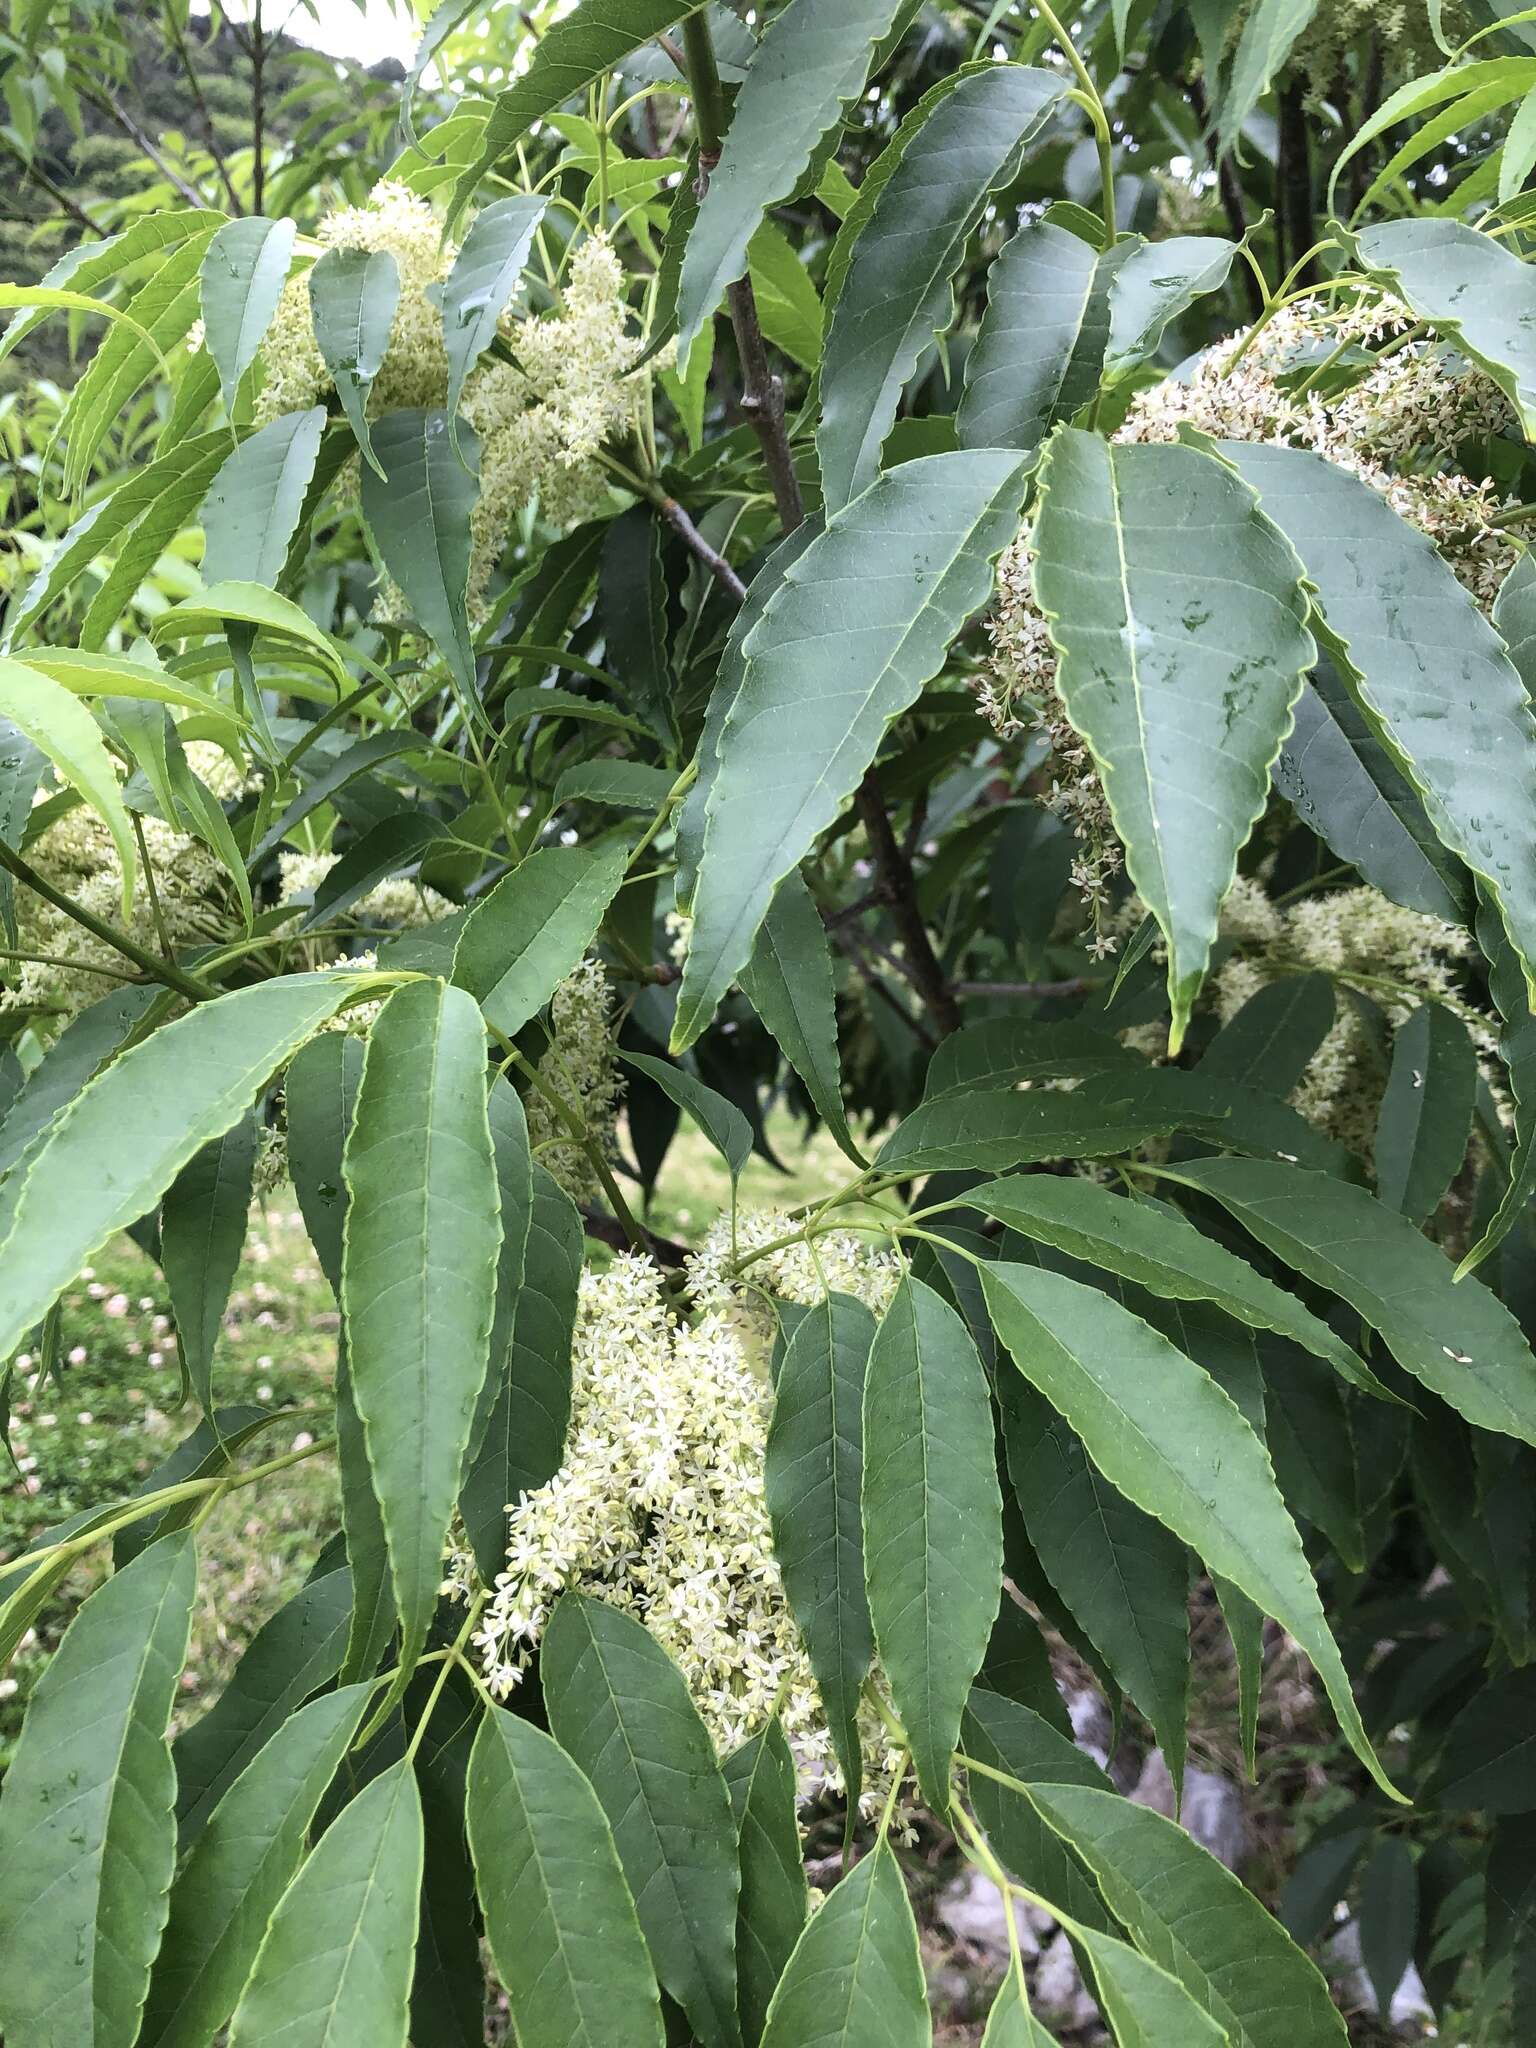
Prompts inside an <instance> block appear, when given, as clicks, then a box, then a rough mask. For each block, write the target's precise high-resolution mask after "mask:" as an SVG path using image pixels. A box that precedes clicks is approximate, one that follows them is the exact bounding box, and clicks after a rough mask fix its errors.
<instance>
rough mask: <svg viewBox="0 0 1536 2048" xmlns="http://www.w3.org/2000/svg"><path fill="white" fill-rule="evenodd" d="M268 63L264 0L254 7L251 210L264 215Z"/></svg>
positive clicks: (252, 31)
mask: <svg viewBox="0 0 1536 2048" xmlns="http://www.w3.org/2000/svg"><path fill="white" fill-rule="evenodd" d="M266 64H267V39H266V36H265V34H264V32H263V30H262V25H261V0H252V4H251V211H252V212H253V213H260V211H261V209H262V204H263V202H264V200H265V199H266V191H267V166H266V161H265V152H266V120H267V102H266Z"/></svg>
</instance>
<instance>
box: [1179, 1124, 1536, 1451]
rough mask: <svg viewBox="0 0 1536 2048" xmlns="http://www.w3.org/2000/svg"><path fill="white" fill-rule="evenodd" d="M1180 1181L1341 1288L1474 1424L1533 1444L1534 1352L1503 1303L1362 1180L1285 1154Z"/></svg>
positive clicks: (1291, 1262)
mask: <svg viewBox="0 0 1536 2048" xmlns="http://www.w3.org/2000/svg"><path fill="white" fill-rule="evenodd" d="M1178 1174H1179V1178H1180V1179H1181V1180H1182V1181H1184V1182H1186V1183H1187V1184H1188V1185H1189V1186H1191V1187H1195V1188H1198V1189H1199V1190H1200V1192H1201V1193H1202V1194H1206V1195H1209V1196H1211V1198H1212V1199H1213V1200H1214V1201H1217V1202H1219V1203H1220V1204H1221V1205H1222V1207H1223V1208H1224V1209H1226V1210H1228V1211H1229V1212H1230V1213H1231V1214H1232V1215H1233V1216H1234V1217H1235V1218H1236V1219H1237V1221H1238V1222H1239V1223H1240V1224H1241V1225H1242V1226H1243V1228H1244V1229H1245V1230H1246V1231H1248V1232H1249V1233H1250V1234H1251V1235H1252V1236H1253V1237H1256V1238H1257V1239H1258V1241H1259V1243H1260V1244H1262V1245H1264V1246H1265V1247H1266V1248H1267V1249H1268V1250H1269V1251H1271V1252H1273V1253H1274V1254H1275V1256H1276V1257H1277V1258H1280V1259H1283V1260H1284V1261H1285V1263H1286V1264H1287V1265H1288V1266H1290V1267H1292V1268H1293V1269H1294V1270H1295V1271H1296V1272H1298V1273H1300V1274H1301V1275H1302V1276H1303V1277H1304V1278H1305V1279H1308V1280H1310V1281H1312V1282H1313V1283H1314V1284H1315V1285H1317V1286H1319V1287H1326V1288H1328V1289H1329V1290H1330V1291H1331V1292H1332V1293H1334V1294H1337V1295H1339V1296H1340V1297H1341V1298H1342V1299H1343V1300H1345V1301H1347V1302H1348V1303H1349V1304H1350V1306H1351V1307H1352V1308H1353V1309H1355V1310H1356V1311H1357V1312H1358V1314H1359V1315H1360V1316H1361V1317H1363V1319H1364V1320H1365V1321H1366V1322H1367V1323H1368V1324H1369V1325H1370V1326H1371V1328H1372V1329H1373V1330H1375V1331H1377V1332H1378V1334H1379V1335H1380V1337H1381V1339H1382V1341H1383V1343H1384V1344H1385V1345H1386V1347H1387V1349H1388V1350H1389V1351H1390V1352H1391V1353H1392V1356H1393V1357H1394V1358H1395V1359H1396V1360H1397V1362H1398V1364H1399V1365H1401V1366H1402V1367H1403V1368H1404V1370H1405V1371H1407V1372H1411V1373H1412V1374H1413V1376H1414V1378H1415V1379H1419V1380H1422V1381H1423V1382H1424V1384H1425V1386H1427V1387H1429V1388H1431V1389H1432V1391H1433V1392H1435V1393H1437V1394H1438V1395H1439V1396H1440V1398H1441V1399H1442V1400H1443V1401H1447V1402H1449V1404H1450V1405H1451V1407H1453V1408H1455V1409H1457V1410H1458V1411H1459V1412H1460V1413H1461V1414H1463V1415H1464V1416H1465V1417H1466V1418H1467V1420H1468V1421H1469V1422H1471V1423H1474V1424H1476V1426H1477V1427H1478V1428H1480V1429H1493V1430H1498V1431H1501V1432H1502V1433H1503V1434H1504V1435H1506V1436H1514V1437H1519V1438H1520V1439H1521V1441H1522V1442H1524V1443H1536V1359H1533V1358H1532V1356H1531V1350H1530V1346H1529V1344H1527V1342H1526V1340H1525V1336H1524V1334H1523V1332H1522V1331H1521V1329H1520V1325H1519V1324H1518V1323H1517V1322H1516V1321H1515V1319H1514V1317H1513V1316H1512V1315H1511V1314H1510V1312H1509V1310H1508V1309H1507V1308H1505V1306H1504V1304H1503V1303H1502V1302H1501V1301H1500V1300H1499V1299H1498V1297H1497V1295H1495V1294H1493V1293H1491V1292H1490V1290H1489V1289H1488V1288H1486V1287H1485V1286H1483V1284H1482V1282H1481V1281H1478V1280H1472V1279H1468V1280H1463V1281H1459V1282H1458V1281H1457V1280H1455V1279H1454V1278H1453V1275H1452V1270H1451V1267H1450V1265H1449V1263H1448V1262H1447V1260H1446V1256H1445V1254H1444V1252H1443V1251H1441V1249H1440V1247H1439V1246H1438V1245H1436V1244H1431V1243H1430V1241H1429V1240H1428V1238H1426V1237H1422V1236H1421V1235H1420V1234H1419V1232H1418V1231H1417V1230H1415V1229H1414V1227H1413V1225H1412V1224H1411V1223H1410V1222H1408V1221H1407V1219H1406V1218H1405V1217H1402V1216H1399V1215H1398V1214H1397V1213H1396V1212H1395V1211H1394V1210H1392V1209H1389V1208H1388V1207H1387V1206H1386V1205H1385V1203H1383V1202H1379V1201H1377V1200H1376V1199H1375V1198H1374V1197H1373V1196H1371V1195H1368V1194H1367V1193H1366V1192H1365V1191H1364V1189H1362V1188H1356V1187H1351V1186H1349V1185H1348V1183H1346V1182H1344V1181H1339V1180H1334V1179H1333V1178H1332V1176H1331V1175H1328V1174H1321V1173H1308V1172H1306V1171H1305V1170H1304V1169H1303V1168H1301V1167H1299V1166H1288V1165H1286V1164H1285V1163H1284V1162H1283V1161H1281V1160H1263V1159H1201V1160H1192V1161H1188V1162H1185V1163H1184V1164H1182V1165H1181V1166H1180V1167H1179V1168H1178Z"/></svg>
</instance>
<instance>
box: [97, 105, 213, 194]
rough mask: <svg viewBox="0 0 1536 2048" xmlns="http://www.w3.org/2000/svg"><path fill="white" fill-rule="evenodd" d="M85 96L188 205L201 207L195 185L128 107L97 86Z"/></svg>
mask: <svg viewBox="0 0 1536 2048" xmlns="http://www.w3.org/2000/svg"><path fill="white" fill-rule="evenodd" d="M86 98H87V99H88V100H90V101H91V103H92V105H93V106H97V107H100V108H101V109H102V110H103V111H104V112H106V113H108V114H110V115H111V116H112V118H113V120H114V121H115V122H116V123H117V125H118V127H119V128H121V129H122V131H123V133H124V134H125V135H126V136H127V137H128V139H129V141H130V142H132V143H133V144H134V145H135V146H136V147H137V148H139V149H141V150H142V151H143V152H144V154H145V156H147V157H148V158H149V160H150V162H151V163H152V164H153V165H154V166H155V169H156V170H157V171H158V172H159V173H160V175H161V177H162V178H164V179H165V180H166V181H167V183H169V184H171V185H174V186H175V188H176V190H177V191H178V192H179V193H180V194H181V196H182V198H183V199H185V200H186V202H187V204H188V206H195V207H198V208H201V207H202V205H203V203H204V202H203V195H202V193H201V192H199V191H198V190H197V189H196V187H195V186H192V185H189V184H188V183H187V181H186V179H185V178H184V177H182V175H181V173H180V172H179V171H178V170H176V169H175V167H174V166H173V165H172V164H171V163H170V162H169V161H168V160H167V159H166V158H165V157H163V156H162V155H161V154H160V151H159V150H158V149H157V148H156V146H155V144H154V143H153V142H151V140H150V139H149V137H148V135H146V134H145V132H144V130H143V129H142V128H141V127H140V126H139V124H138V122H137V121H135V119H134V118H133V116H132V114H130V113H129V111H128V109H127V108H126V107H125V106H123V105H122V104H121V102H120V101H119V100H118V99H117V98H116V97H115V95H114V94H112V93H110V92H103V91H101V90H100V89H99V88H97V89H96V90H94V91H91V92H87V94H86Z"/></svg>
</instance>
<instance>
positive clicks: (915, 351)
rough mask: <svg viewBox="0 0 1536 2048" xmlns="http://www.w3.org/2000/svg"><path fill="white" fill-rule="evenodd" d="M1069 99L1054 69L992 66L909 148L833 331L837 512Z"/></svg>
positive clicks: (829, 343) (941, 106) (829, 362)
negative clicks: (985, 229) (990, 198)
mask: <svg viewBox="0 0 1536 2048" xmlns="http://www.w3.org/2000/svg"><path fill="white" fill-rule="evenodd" d="M1062 91H1063V84H1062V81H1061V79H1060V78H1058V77H1056V76H1055V75H1053V74H1052V73H1051V72H1048V71H1036V70H1032V69H1030V68H1029V67H1028V66H1025V65H1017V64H990V65H986V66H983V67H981V68H978V69H977V70H976V71H974V72H972V73H971V74H970V75H968V76H967V77H965V78H962V79H961V80H959V82H958V83H957V84H956V85H955V87H954V89H953V91H951V92H948V93H946V94H945V95H944V96H943V97H942V98H941V99H939V100H938V101H937V102H936V104H935V105H934V107H933V109H932V111H931V112H930V113H929V115H928V117H927V119H926V120H925V121H924V123H923V125H922V127H921V128H919V129H918V130H917V132H916V133H915V134H913V135H912V136H911V138H910V140H909V141H908V142H907V144H906V148H905V151H904V153H903V155H902V157H901V160H900V162H899V163H898V164H897V165H896V167H895V169H894V171H893V172H892V175H891V178H890V181H889V183H888V184H887V185H886V186H885V188H884V190H883V191H882V192H881V193H880V194H879V196H878V198H877V199H876V201H875V205H874V211H873V213H872V215H871V216H870V218H869V221H868V224H867V225H866V226H865V227H864V229H863V231H862V233H861V234H860V235H859V237H858V240H857V241H856V242H855V243H854V244H853V256H852V260H851V262H850V264H849V268H848V275H847V280H846V282H845V283H844V285H843V287H842V290H841V293H840V295H839V296H838V298H837V302H836V305H835V307H834V308H833V309H832V312H831V316H830V324H829V326H828V329H827V339H826V347H825V349H824V351H823V355H822V366H821V389H822V417H821V425H820V428H819V430H818V432H817V437H816V449H817V454H818V456H819V458H820V461H821V477H822V492H823V496H824V498H825V500H826V505H827V509H828V511H829V512H831V513H837V512H840V511H841V510H842V509H843V508H844V507H845V506H846V505H847V504H848V503H849V501H850V500H851V499H853V498H855V497H857V496H858V494H859V493H860V492H861V491H862V490H864V489H865V488H866V487H867V486H868V485H869V484H870V483H872V482H873V481H874V479H875V477H876V475H877V473H878V470H879V464H880V447H881V443H882V442H883V441H884V440H885V437H886V435H887V433H888V432H889V431H890V427H891V423H892V421H893V420H894V419H895V417H896V407H897V403H898V401H899V399H900V395H901V390H902V387H903V385H904V384H905V383H906V382H907V380H908V379H909V378H910V377H911V375H912V372H913V371H914V370H915V369H916V367H917V363H918V358H919V357H920V356H921V354H922V352H923V350H924V349H925V348H926V347H927V346H928V345H929V344H930V343H931V341H932V339H933V335H934V333H935V332H936V331H942V330H943V329H945V328H947V327H948V326H949V325H950V324H951V322H952V319H953V314H954V292H953V285H952V279H953V277H954V274H955V272H956V270H957V269H958V268H959V265H960V260H961V257H962V256H963V254H964V252H965V245H966V241H967V239H968V238H969V236H970V234H971V231H972V229H973V228H974V226H975V224H976V222H977V220H978V219H979V218H980V215H981V211H982V208H983V207H984V206H985V205H986V201H987V195H988V193H989V192H991V191H992V189H993V188H994V186H996V185H997V184H999V183H1000V182H1001V181H1002V180H1003V179H1004V178H1005V177H1006V176H1007V174H1008V172H1009V169H1010V166H1011V165H1012V164H1013V163H1014V162H1015V161H1016V159H1017V154H1018V151H1019V149H1020V146H1021V145H1022V144H1023V143H1025V142H1026V141H1028V140H1029V138H1030V137H1031V136H1033V135H1034V134H1036V133H1037V132H1038V131H1039V129H1040V128H1041V127H1042V126H1043V125H1044V123H1045V121H1046V119H1047V118H1048V116H1049V115H1050V113H1051V111H1052V110H1053V108H1054V107H1055V105H1056V103H1057V101H1058V100H1059V99H1060V97H1061V94H1062Z"/></svg>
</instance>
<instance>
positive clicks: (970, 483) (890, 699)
mask: <svg viewBox="0 0 1536 2048" xmlns="http://www.w3.org/2000/svg"><path fill="white" fill-rule="evenodd" d="M1023 485H1024V477H1023V465H1022V463H1021V462H1020V461H1019V459H1018V458H1017V457H1016V456H1014V455H1011V454H1000V453H990V452H989V453H983V452H980V451H975V452H966V453H961V454H955V455H934V456H929V457H926V458H924V459H921V460H919V461H916V462H907V463H903V464H902V466H901V467H900V468H899V469H897V470H895V471H893V472H892V473H891V474H890V475H889V476H883V477H881V478H880V479H879V480H878V481H877V482H876V483H875V484H874V485H872V486H871V488H870V489H869V490H868V491H866V492H865V493H864V495H863V496H862V497H860V498H859V499H857V500H856V501H855V502H854V503H853V504H852V505H850V506H848V507H847V508H846V510H845V511H843V512H842V513H841V514H840V515H839V517H838V518H836V519H834V520H833V521H832V523H831V524H830V525H829V526H828V527H827V529H826V531H825V532H824V533H822V534H821V535H819V536H818V537H817V538H816V539H814V540H812V541H811V542H810V543H809V545H808V546H807V547H806V549H805V552H804V553H803V554H802V555H800V556H799V557H798V559H796V560H795V561H793V562H792V563H791V565H790V566H789V567H788V568H787V569H786V571H785V573H784V578H783V581H782V582H781V583H780V584H779V586H778V588H777V589H776V590H775V591H774V593H773V595H772V596H771V597H770V598H769V600H768V603H767V604H766V605H765V606H764V608H763V611H762V614H761V616H760V617H759V619H758V621H757V624H756V625H755V626H754V627H753V628H752V630H751V632H750V633H748V635H747V637H746V640H745V641H744V642H743V643H742V649H741V652H742V654H743V655H744V656H745V660H746V666H745V670H744V673H743V675H742V678H741V684H740V688H739V690H738V691H737V693H736V695H735V698H734V701H733V702H732V703H731V704H730V706H729V709H728V710H727V712H726V715H725V720H724V726H723V729H722V730H721V731H720V734H719V739H718V746H717V754H718V761H717V765H716V768H715V771H714V776H713V779H712V783H711V788H710V796H709V804H708V812H707V821H706V825H705V835H704V851H703V857H702V859H701V861H700V864H699V873H698V882H697V886H696V888H695V890H694V896H693V912H694V928H693V934H692V938H691V940H690V943H689V951H688V960H687V964H686V966H685V968H684V970H683V985H682V989H681V992H680V995H679V1001H678V1010H677V1023H676V1026H675V1030H674V1035H673V1045H672V1049H673V1051H674V1052H681V1051H684V1050H685V1049H686V1048H687V1047H688V1046H689V1045H691V1044H692V1043H693V1041H694V1039H696V1038H697V1037H698V1036H699V1034H700V1032H702V1031H703V1029H704V1027H705V1025H706V1024H707V1023H708V1022H709V1019H710V1017H711V1016H712V1015H713V1013H714V1011H715V1008H716V1006H717V1005H718V1004H719V1002H720V999H721V998H722V996H723V995H724V994H725V992H726V990H727V989H728V988H729V987H730V985H731V983H732V981H734V980H735V978H736V976H737V975H738V974H739V973H740V972H741V970H742V968H744V967H745V966H746V965H747V963H748V961H749V960H750V958H751V956H752V945H753V941H754V939H755V938H756V935H757V931H758V927H759V926H760V925H761V923H762V921H763V919H764V917H765V916H766V915H767V913H768V908H769V905H770V904H771V903H772V901H773V896H774V891H775V890H776V889H777V887H778V885H779V883H780V882H782V881H783V879H784V877H785V876H786V875H787V874H789V873H790V871H791V870H792V869H793V868H796V867H798V865H799V863H800V861H801V860H802V858H803V857H804V856H805V854H806V853H807V852H809V850H810V848H811V846H812V845H813V844H814V842H815V840H816V839H817V837H818V836H819V835H820V834H821V833H822V832H823V831H825V829H826V828H827V826H829V825H831V824H832V823H834V822H835V820H836V819H837V817H838V814H839V812H840V811H841V809H842V806H843V804H844V802H845V801H846V799H847V798H848V797H849V796H851V795H852V793H853V791H854V790H855V789H857V787H858V786H859V783H860V781H861V780H862V778H863V775H864V771H865V770H866V769H867V768H868V766H869V764H870V762H871V761H872V760H873V759H874V756H875V752H876V750H877V748H878V747H879V744H880V739H881V736H882V734H883V733H884V731H885V729H886V727H887V726H888V725H889V724H890V722H891V720H892V719H893V718H896V717H897V716H899V714H900V713H901V712H903V711H905V710H906V709H907V707H908V706H909V705H910V704H912V703H913V702H914V701H915V699H916V698H917V696H918V694H919V693H920V691H921V690H922V687H923V685H924V683H926V682H927V681H929V679H930V678H931V677H932V676H934V675H935V674H936V673H937V672H938V669H939V667H940V665H941V664H942V662H943V659H944V656H945V653H946V652H947V650H948V647H949V643H950V641H951V639H952V638H953V636H954V634H955V633H956V632H957V631H958V629H959V627H960V625H961V624H962V623H963V622H964V620H965V619H967V618H968V617H969V616H970V615H971V613H972V612H973V611H974V610H975V609H976V608H977V606H979V605H980V604H982V603H983V602H985V600H986V597H987V594H988V592H989V591H990V589H991V587H992V563H993V561H994V560H995V558H996V557H997V555H998V554H999V553H1000V552H1001V551H1002V549H1003V548H1004V546H1006V544H1007V542H1008V540H1009V538H1010V537H1011V534H1012V531H1013V527H1014V524H1015V521H1016V518H1017V515H1018V509H1019V500H1020V498H1021V496H1022V494H1023ZM829 626H830V627H831V630H830V631H829V630H828V629H829ZM829 675H834V676H836V677H837V679H838V683H837V688H836V689H835V690H832V691H829V690H828V688H827V677H828V676H829ZM707 737H708V731H707V728H706V738H707Z"/></svg>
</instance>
